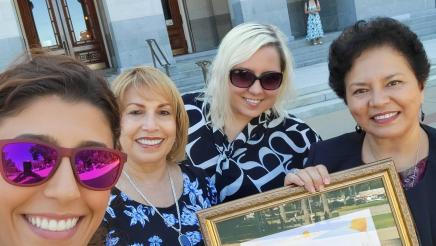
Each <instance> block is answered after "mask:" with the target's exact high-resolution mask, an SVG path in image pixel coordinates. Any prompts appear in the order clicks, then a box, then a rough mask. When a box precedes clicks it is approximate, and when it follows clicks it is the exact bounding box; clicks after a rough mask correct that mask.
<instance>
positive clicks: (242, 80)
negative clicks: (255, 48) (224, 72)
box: [230, 68, 283, 90]
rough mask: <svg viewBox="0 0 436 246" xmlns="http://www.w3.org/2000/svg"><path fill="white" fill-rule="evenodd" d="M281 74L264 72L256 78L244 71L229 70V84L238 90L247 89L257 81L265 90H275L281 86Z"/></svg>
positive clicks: (251, 73) (249, 72)
mask: <svg viewBox="0 0 436 246" xmlns="http://www.w3.org/2000/svg"><path fill="white" fill-rule="evenodd" d="M282 79H283V73H279V72H266V73H263V74H261V75H260V77H257V76H256V74H254V73H253V72H251V71H249V70H245V69H239V68H237V69H232V70H230V82H232V84H233V85H234V86H236V87H239V88H249V87H250V86H252V85H253V84H254V82H255V81H256V80H259V82H260V86H262V88H263V89H265V90H275V89H277V88H279V87H280V85H281V84H282Z"/></svg>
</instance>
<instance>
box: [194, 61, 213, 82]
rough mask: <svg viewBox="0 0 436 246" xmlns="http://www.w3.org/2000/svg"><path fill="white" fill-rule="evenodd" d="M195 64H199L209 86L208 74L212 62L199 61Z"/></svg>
mask: <svg viewBox="0 0 436 246" xmlns="http://www.w3.org/2000/svg"><path fill="white" fill-rule="evenodd" d="M195 64H197V66H199V67H200V68H201V71H202V72H203V79H204V84H207V74H208V72H209V65H210V64H211V62H210V61H209V60H200V61H197V62H196V63H195Z"/></svg>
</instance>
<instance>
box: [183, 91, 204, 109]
mask: <svg viewBox="0 0 436 246" xmlns="http://www.w3.org/2000/svg"><path fill="white" fill-rule="evenodd" d="M200 96H201V93H200V92H193V93H186V94H183V95H182V99H183V103H184V104H185V106H186V105H195V106H199V107H201V105H202V104H203V101H202V100H199V97H200Z"/></svg>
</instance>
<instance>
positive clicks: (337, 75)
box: [329, 17, 430, 103]
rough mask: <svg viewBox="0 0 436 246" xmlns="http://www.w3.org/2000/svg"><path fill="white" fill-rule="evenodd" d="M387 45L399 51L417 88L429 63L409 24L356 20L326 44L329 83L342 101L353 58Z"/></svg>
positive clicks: (426, 72)
mask: <svg viewBox="0 0 436 246" xmlns="http://www.w3.org/2000/svg"><path fill="white" fill-rule="evenodd" d="M384 45H387V46H390V47H392V48H393V49H395V50H397V51H398V52H400V53H401V54H402V55H403V56H404V58H405V59H406V60H407V62H408V63H409V65H410V67H411V68H412V70H413V73H414V74H415V77H416V78H417V80H418V83H419V85H420V87H421V88H424V84H425V81H426V80H427V78H428V76H429V71H430V63H429V60H428V58H427V55H426V53H425V50H424V47H423V45H422V43H421V41H420V40H419V38H418V37H417V35H416V34H415V33H414V32H412V31H411V30H410V29H409V27H407V26H406V25H404V24H402V23H401V22H399V21H397V20H395V19H392V18H388V17H378V18H375V19H371V20H370V21H368V22H366V21H364V20H360V21H357V22H356V23H355V24H354V25H353V26H350V27H348V28H346V29H345V30H344V31H343V32H342V33H341V35H340V36H339V37H338V38H336V39H335V40H334V41H333V43H332V44H331V46H330V53H329V72H330V76H329V85H330V87H331V88H332V89H333V90H334V91H335V92H336V94H337V95H338V97H340V98H342V99H343V100H344V102H345V103H347V101H346V97H345V81H344V79H345V76H346V75H347V73H348V72H349V71H350V70H351V68H352V66H353V63H354V61H355V60H356V59H357V58H358V57H359V56H360V55H361V54H362V53H363V52H364V51H366V50H368V49H370V48H374V47H380V46H384Z"/></svg>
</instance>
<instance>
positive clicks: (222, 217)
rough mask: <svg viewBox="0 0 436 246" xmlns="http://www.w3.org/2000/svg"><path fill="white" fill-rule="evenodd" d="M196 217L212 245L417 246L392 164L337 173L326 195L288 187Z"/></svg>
mask: <svg viewBox="0 0 436 246" xmlns="http://www.w3.org/2000/svg"><path fill="white" fill-rule="evenodd" d="M197 216H198V219H199V222H200V226H201V230H202V232H203V237H204V241H205V243H206V245H208V246H262V245H268V246H272V245H284V242H287V244H289V243H292V245H329V244H333V243H335V242H342V244H337V245H343V242H344V240H347V241H346V242H347V245H354V244H353V243H352V242H353V240H357V241H359V242H362V240H368V241H367V243H368V244H365V245H418V238H417V235H416V231H415V227H414V223H413V219H412V217H411V214H410V210H409V208H408V206H407V202H406V198H405V195H404V192H403V189H402V186H401V183H400V180H399V177H398V174H397V172H396V170H395V166H394V163H393V161H392V160H391V159H386V160H381V161H377V162H374V163H370V164H367V165H362V166H360V167H357V168H353V169H349V170H346V171H342V172H338V173H335V174H332V175H331V184H330V185H328V186H326V187H325V188H324V190H323V191H322V192H315V193H310V192H307V191H306V190H305V189H304V187H283V188H278V189H275V190H271V191H268V192H263V193H260V194H256V195H253V196H249V197H246V198H242V199H238V200H235V201H231V202H227V203H224V204H220V205H217V206H214V207H211V208H208V209H205V210H201V211H199V212H197ZM359 237H360V239H359ZM335 240H336V241H335ZM357 241H356V242H357ZM376 242H378V244H377V243H376ZM350 243H351V244H350ZM359 245H360V244H359Z"/></svg>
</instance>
